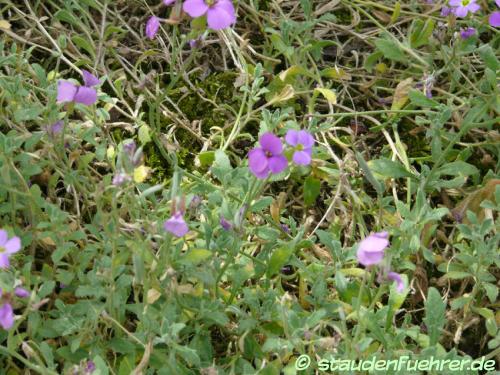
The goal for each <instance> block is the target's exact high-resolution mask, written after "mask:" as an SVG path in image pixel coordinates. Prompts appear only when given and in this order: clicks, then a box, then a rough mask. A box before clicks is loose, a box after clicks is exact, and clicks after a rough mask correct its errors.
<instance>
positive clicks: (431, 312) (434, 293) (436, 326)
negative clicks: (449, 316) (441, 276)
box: [424, 287, 446, 346]
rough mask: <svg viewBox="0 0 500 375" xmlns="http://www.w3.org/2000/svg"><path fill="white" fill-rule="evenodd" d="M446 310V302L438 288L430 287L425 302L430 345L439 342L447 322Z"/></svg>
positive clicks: (425, 320) (425, 319) (425, 321)
mask: <svg viewBox="0 0 500 375" xmlns="http://www.w3.org/2000/svg"><path fill="white" fill-rule="evenodd" d="M445 311H446V304H445V303H444V302H443V300H442V299H441V295H440V294H439V292H438V290H437V289H436V288H434V287H431V288H429V291H428V293H427V301H426V303H425V318H424V323H425V325H426V326H427V331H428V334H429V340H430V342H429V345H430V346H433V345H436V344H437V343H438V340H439V337H440V335H441V330H442V329H443V327H444V324H445V322H446V317H445Z"/></svg>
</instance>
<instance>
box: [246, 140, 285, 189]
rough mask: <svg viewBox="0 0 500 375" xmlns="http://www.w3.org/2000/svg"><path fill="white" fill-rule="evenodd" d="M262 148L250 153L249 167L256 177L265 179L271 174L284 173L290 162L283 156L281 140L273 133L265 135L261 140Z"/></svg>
mask: <svg viewBox="0 0 500 375" xmlns="http://www.w3.org/2000/svg"><path fill="white" fill-rule="evenodd" d="M259 143H260V145H261V147H256V148H254V149H252V150H250V152H249V153H248V166H249V168H250V171H251V172H252V173H253V174H254V175H255V177H257V178H260V179H264V178H266V177H267V176H268V175H269V172H271V173H280V172H282V171H283V170H284V169H285V168H286V166H287V164H288V162H287V160H286V158H285V157H284V156H283V155H282V153H283V145H282V144H281V140H280V139H279V138H278V137H277V136H275V135H274V134H272V133H264V134H263V135H262V136H261V137H260V138H259Z"/></svg>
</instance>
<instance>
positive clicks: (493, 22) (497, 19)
mask: <svg viewBox="0 0 500 375" xmlns="http://www.w3.org/2000/svg"><path fill="white" fill-rule="evenodd" d="M499 1H500V0H499ZM499 6H500V5H499ZM488 21H489V23H490V26H493V27H500V12H498V11H496V12H493V13H491V14H490V18H489V20H488Z"/></svg>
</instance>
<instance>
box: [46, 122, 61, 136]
mask: <svg viewBox="0 0 500 375" xmlns="http://www.w3.org/2000/svg"><path fill="white" fill-rule="evenodd" d="M63 128H64V122H63V121H62V120H61V121H57V122H56V123H54V124H52V125H51V126H49V128H48V129H47V132H48V133H50V134H52V135H55V134H59V133H60V132H62V130H63Z"/></svg>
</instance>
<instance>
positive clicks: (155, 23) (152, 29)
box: [146, 16, 160, 39]
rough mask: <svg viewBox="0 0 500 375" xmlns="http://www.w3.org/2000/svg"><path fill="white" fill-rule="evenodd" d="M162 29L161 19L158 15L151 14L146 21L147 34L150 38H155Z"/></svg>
mask: <svg viewBox="0 0 500 375" xmlns="http://www.w3.org/2000/svg"><path fill="white" fill-rule="evenodd" d="M159 29H160V19H159V18H158V17H156V16H151V17H150V18H149V19H148V22H146V36H147V37H148V38H149V39H154V37H155V36H156V33H157V32H158V30H159Z"/></svg>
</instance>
